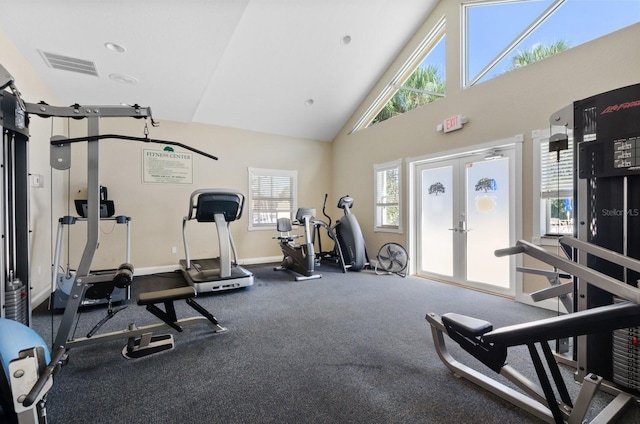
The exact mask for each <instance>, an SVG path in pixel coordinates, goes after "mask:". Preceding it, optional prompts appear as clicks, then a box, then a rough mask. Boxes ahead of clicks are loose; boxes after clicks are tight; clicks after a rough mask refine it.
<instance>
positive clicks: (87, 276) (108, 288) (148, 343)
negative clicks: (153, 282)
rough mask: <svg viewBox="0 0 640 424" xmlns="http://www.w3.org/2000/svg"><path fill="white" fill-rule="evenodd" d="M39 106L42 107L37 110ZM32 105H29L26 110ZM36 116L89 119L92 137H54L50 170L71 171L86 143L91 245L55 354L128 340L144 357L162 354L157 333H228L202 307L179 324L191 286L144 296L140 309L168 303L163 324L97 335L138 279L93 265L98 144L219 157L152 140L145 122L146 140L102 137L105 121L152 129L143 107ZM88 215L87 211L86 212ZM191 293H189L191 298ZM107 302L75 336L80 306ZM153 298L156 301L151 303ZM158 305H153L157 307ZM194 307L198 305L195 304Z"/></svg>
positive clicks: (44, 111)
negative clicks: (77, 149)
mask: <svg viewBox="0 0 640 424" xmlns="http://www.w3.org/2000/svg"><path fill="white" fill-rule="evenodd" d="M36 106H37V108H35V107H36ZM31 108H32V106H30V105H29V104H27V111H30V110H31ZM33 108H35V109H34V112H33V113H37V114H38V115H39V116H42V117H53V116H55V117H72V118H74V119H87V121H88V125H87V126H88V131H87V132H88V135H87V136H86V137H76V138H72V139H71V138H65V137H62V136H53V137H52V138H51V142H50V144H51V166H52V167H53V168H54V169H58V170H65V169H69V168H70V167H71V144H73V143H77V142H87V206H86V219H87V243H86V245H85V249H84V252H83V254H82V258H81V260H80V264H79V265H78V267H77V270H76V274H75V283H74V284H73V285H72V288H71V292H70V293H69V298H68V301H67V304H66V308H65V310H64V313H63V316H62V320H61V322H60V326H59V328H58V333H57V334H56V338H55V341H54V344H53V348H54V350H57V349H60V348H63V349H64V350H65V351H66V350H68V349H70V348H72V347H76V346H84V345H88V344H95V343H100V342H103V341H107V340H114V339H120V338H125V339H129V343H128V344H127V346H130V347H131V348H130V349H128V350H127V352H128V353H132V352H134V351H135V352H136V353H134V354H133V355H131V356H128V357H141V356H144V355H145V354H151V353H155V352H158V351H161V350H162V349H161V348H159V346H158V343H156V342H158V340H157V339H154V338H153V336H152V333H153V332H154V331H160V330H166V329H173V330H178V329H181V328H182V327H183V326H185V325H191V324H195V323H200V322H203V323H205V324H208V325H210V326H211V327H213V331H214V332H215V333H220V332H224V331H226V329H225V328H224V327H221V326H220V325H219V324H218V322H217V319H215V317H213V315H211V314H209V313H208V312H206V311H205V310H204V309H203V308H201V307H200V306H199V305H198V307H194V309H196V311H198V312H199V313H200V315H201V316H196V317H191V318H184V319H181V320H178V319H177V317H175V314H174V313H173V314H172V313H171V309H172V308H173V303H172V302H173V301H174V300H182V299H190V300H189V304H192V303H193V304H195V302H194V301H193V299H192V298H193V297H195V296H196V293H195V291H194V290H193V289H192V288H191V287H186V288H184V289H183V290H182V291H180V290H161V291H158V292H152V293H153V294H144V295H142V294H141V295H140V297H139V298H138V302H139V303H140V304H145V305H149V304H150V302H152V301H153V300H156V299H159V300H158V302H160V301H161V302H162V303H164V304H165V307H166V309H167V311H168V312H167V314H166V316H162V317H160V314H156V316H158V317H160V318H161V319H162V320H163V321H164V323H162V324H151V325H147V326H144V327H140V328H137V327H136V326H135V325H134V324H131V325H130V326H129V328H127V329H125V330H121V331H115V332H111V333H104V334H97V331H98V330H99V328H100V327H101V326H102V325H103V324H104V323H105V322H107V321H108V320H109V319H110V318H111V317H113V316H114V315H115V313H117V312H118V311H119V310H121V309H116V310H114V309H112V308H111V296H112V293H113V291H114V289H115V288H121V289H127V290H128V286H129V285H130V284H131V282H132V280H133V275H134V268H133V266H132V265H131V264H129V263H124V264H122V265H120V266H119V267H118V268H117V269H115V270H113V271H111V272H106V273H95V272H92V271H91V263H92V261H93V257H94V255H95V252H96V249H97V248H98V245H99V234H100V219H101V212H100V211H101V199H100V197H101V193H102V190H101V186H100V183H99V179H100V166H99V164H100V160H99V152H100V149H99V142H100V140H103V139H121V140H132V141H143V142H148V143H159V144H168V145H175V146H180V147H182V148H184V149H187V150H190V151H192V152H195V153H198V154H201V155H203V156H206V157H208V158H211V159H214V160H216V159H217V158H216V157H215V156H212V155H209V154H208V153H204V152H201V151H199V150H197V149H194V148H192V147H189V146H186V145H183V144H181V143H177V142H173V141H163V140H155V139H151V138H149V137H148V130H147V126H146V123H145V137H131V136H125V135H117V134H105V135H100V134H99V123H100V119H101V118H105V117H132V118H145V119H147V118H149V119H151V124H152V126H155V125H157V124H155V122H154V121H153V118H151V110H150V109H149V108H142V107H140V106H138V105H134V106H80V105H73V106H70V107H51V106H49V105H43V104H39V105H33ZM83 211H84V207H83ZM187 290H189V292H188V293H187ZM85 296H86V297H88V298H99V297H103V298H106V299H107V302H108V306H109V307H108V312H107V316H106V317H105V318H104V319H102V320H101V321H100V322H99V323H98V324H97V325H96V326H95V327H94V328H93V329H92V330H91V331H90V332H89V333H88V334H87V336H86V337H80V338H75V337H74V336H73V335H72V329H73V324H74V323H75V322H76V318H77V315H78V309H79V307H80V306H81V303H82V299H83V298H84V297H85ZM149 299H151V300H149ZM158 302H154V303H158ZM192 306H193V305H192ZM164 341H165V342H166V344H167V345H171V346H172V344H173V340H172V337H165V338H164Z"/></svg>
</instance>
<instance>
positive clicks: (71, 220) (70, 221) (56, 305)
mask: <svg viewBox="0 0 640 424" xmlns="http://www.w3.org/2000/svg"><path fill="white" fill-rule="evenodd" d="M102 204H104V201H101V205H102ZM82 205H84V207H85V209H86V201H84V202H83V203H82V202H81V206H82ZM111 208H112V209H111V210H112V212H110V213H107V214H102V213H101V214H100V221H101V222H103V221H115V223H116V224H125V225H126V251H125V262H124V264H129V263H130V262H131V254H130V250H131V218H130V217H128V216H124V215H118V216H115V217H114V216H112V215H113V202H111ZM105 215H108V216H105ZM78 221H87V218H86V216H80V217H76V216H63V217H61V218H60V219H59V220H58V231H57V236H56V250H55V255H54V261H53V270H52V271H53V272H52V275H51V296H50V298H49V307H50V308H51V309H54V310H59V309H64V308H65V307H66V305H67V301H68V300H69V294H70V293H71V288H72V287H73V284H74V282H75V277H76V273H75V272H74V271H72V270H71V269H70V268H69V267H68V266H67V269H66V271H65V272H59V267H60V251H61V249H62V238H63V232H64V226H65V225H66V226H69V225H74V224H75V223H76V222H78ZM121 267H122V265H121ZM91 273H92V274H93V275H96V274H105V273H108V274H113V270H101V271H92V272H91ZM114 278H115V277H114ZM132 278H133V277H132ZM96 287H97V286H96ZM130 296H131V291H130V289H129V285H126V286H124V287H122V288H120V287H115V288H114V289H113V291H112V292H111V293H110V300H111V302H122V301H125V300H128V299H129V298H130ZM107 302H108V300H107V296H106V293H96V292H92V291H89V290H87V292H85V294H84V298H83V299H82V302H81V303H80V306H90V305H100V304H104V303H107Z"/></svg>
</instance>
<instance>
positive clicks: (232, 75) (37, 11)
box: [0, 0, 438, 141]
mask: <svg viewBox="0 0 640 424" xmlns="http://www.w3.org/2000/svg"><path fill="white" fill-rule="evenodd" d="M437 3H438V0H181V1H176V0H173V1H169V0H137V1H133V0H110V1H104V0H29V1H25V0H0V10H2V13H0V30H1V31H3V32H4V33H5V34H6V35H7V36H8V37H9V38H10V39H11V40H12V41H13V43H14V44H15V45H16V47H17V48H18V49H19V51H20V52H21V53H22V54H23V55H24V57H25V58H26V59H27V61H28V62H29V63H30V64H31V65H32V66H33V68H34V69H35V71H36V72H37V74H38V75H39V76H40V77H41V78H42V80H43V81H44V82H45V84H46V85H47V86H48V87H49V88H50V89H51V90H52V91H53V93H54V94H55V95H56V96H57V99H58V101H59V102H61V104H62V105H71V104H75V103H78V104H81V105H83V104H84V105H89V104H93V105H96V104H100V105H104V104H121V103H126V104H134V103H137V104H140V105H141V106H149V107H151V109H152V112H153V115H154V119H157V120H160V121H162V120H172V121H178V122H195V123H204V124H212V125H220V126H225V127H232V128H240V129H245V130H251V131H258V132H263V133H269V134H277V135H283V136H292V137H301V138H308V139H314V140H324V141H331V140H333V138H334V137H335V135H336V134H337V132H338V131H339V130H340V128H342V126H343V125H344V124H345V122H346V121H347V120H348V119H349V118H350V116H351V115H352V114H353V113H354V111H355V109H356V108H357V107H358V106H359V105H360V103H361V102H362V101H363V99H364V97H365V96H366V95H367V94H368V93H369V91H370V90H371V89H372V87H373V86H374V84H375V83H376V82H377V81H378V80H379V78H380V76H381V75H382V73H383V72H384V71H385V70H386V69H387V67H388V66H389V65H390V63H391V62H392V60H393V59H394V58H395V57H396V56H397V55H398V53H399V52H400V50H401V49H402V48H403V47H404V46H405V44H406V43H407V41H409V39H410V38H411V37H412V35H413V34H414V33H415V31H416V30H417V29H418V28H419V26H420V25H421V24H422V23H423V22H424V20H425V19H426V17H427V16H428V15H429V13H430V12H431V11H432V10H433V8H434V6H435V5H436V4H437ZM107 43H113V44H111V45H109V44H107ZM118 50H122V51H118ZM58 56H63V58H62V59H63V61H65V62H69V63H65V64H64V65H60V62H59V60H60V58H59V57H58ZM0 61H1V56H0ZM85 62H86V63H85ZM0 63H1V62H0ZM67 66H72V67H74V68H75V69H74V70H68V69H61V68H62V67H64V68H66V67H67ZM8 70H9V72H11V69H8ZM78 70H81V72H78ZM87 72H92V74H90V73H87ZM14 77H15V78H16V85H17V86H18V88H20V78H19V75H14ZM25 100H26V101H29V102H37V101H40V100H44V101H48V102H49V103H51V100H50V99H28V98H27V99H25Z"/></svg>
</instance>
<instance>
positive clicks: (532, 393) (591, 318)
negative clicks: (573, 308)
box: [426, 301, 640, 424]
mask: <svg viewBox="0 0 640 424" xmlns="http://www.w3.org/2000/svg"><path fill="white" fill-rule="evenodd" d="M426 319H427V321H428V322H429V324H430V325H431V330H432V335H433V340H434V344H435V347H436V351H437V352H438V355H439V357H440V359H441V360H442V361H443V362H444V363H445V365H447V366H448V367H449V369H451V370H452V371H453V372H454V373H455V374H456V375H458V376H461V377H464V378H466V379H468V380H470V381H472V382H474V383H476V384H478V385H479V386H481V387H483V388H485V389H487V390H489V391H491V392H492V393H494V394H496V395H498V396H500V397H502V398H503V399H506V400H508V401H509V402H511V403H513V404H514V405H516V406H518V407H520V408H522V409H524V410H526V411H528V412H530V413H532V414H533V415H535V416H537V417H539V418H541V419H543V420H545V421H547V422H550V423H554V422H555V423H565V422H568V423H570V424H571V423H582V422H583V420H584V417H585V415H586V413H587V412H588V410H589V407H590V405H591V402H592V400H593V398H594V396H595V395H596V393H597V392H598V390H599V388H600V384H601V382H602V378H601V377H599V376H597V375H595V374H588V375H587V376H586V377H585V378H584V381H583V383H582V387H581V389H580V393H579V395H578V397H577V399H576V401H575V403H574V402H572V400H571V398H570V395H569V393H568V390H567V387H566V385H565V382H564V380H563V378H562V375H561V374H560V370H559V368H558V364H557V363H556V361H555V357H554V355H553V352H552V351H551V348H550V347H549V343H548V341H549V340H553V339H557V338H562V337H572V336H581V335H585V334H593V333H598V332H605V331H613V330H616V329H620V328H627V327H635V326H638V325H640V305H638V304H636V303H634V302H629V301H627V302H621V303H617V304H613V305H607V306H601V307H598V308H592V309H587V310H584V311H580V312H575V313H572V314H568V315H563V316H558V317H552V318H547V319H543V320H538V321H533V322H529V323H525V324H518V325H513V326H508V327H503V328H500V329H497V330H494V329H493V325H492V324H491V323H490V322H488V321H484V320H480V319H477V318H472V317H469V316H465V315H460V314H455V313H447V314H443V315H442V317H439V316H438V315H436V314H433V313H429V314H427V316H426ZM445 333H446V334H447V335H448V336H449V337H450V338H451V339H453V340H454V341H456V342H457V343H458V344H459V345H460V346H461V347H462V348H463V349H464V350H465V351H467V352H469V353H470V354H471V355H472V356H473V357H475V358H476V359H478V360H479V361H480V362H482V363H483V364H485V365H486V366H487V367H489V368H490V369H491V370H493V371H495V372H496V373H498V374H501V375H503V376H504V377H506V378H507V379H508V380H509V381H511V382H512V383H514V384H515V385H516V386H518V387H519V388H520V389H522V390H524V392H525V393H527V395H528V396H527V395H524V394H522V393H521V392H519V391H516V390H514V389H512V388H510V387H508V386H505V385H503V384H502V383H499V382H498V381H496V380H494V379H492V378H490V377H488V376H485V375H484V374H481V373H479V372H478V371H476V370H474V369H472V368H470V367H468V366H466V365H463V364H462V363H460V362H458V361H457V360H455V359H453V357H452V356H451V355H450V354H449V353H448V351H447V348H446V345H445V342H444V336H443V335H444V334H445ZM536 343H537V344H539V346H540V348H541V350H542V352H543V356H544V359H545V361H546V367H547V369H548V371H547V369H545V365H544V364H543V361H542V358H541V357H540V353H539V351H538V349H537V347H536ZM521 345H526V346H527V347H528V349H529V354H530V355H531V359H532V361H533V364H534V366H535V370H536V374H537V376H538V380H539V383H538V384H536V383H534V382H532V381H530V380H529V379H527V378H526V377H525V376H523V375H522V374H520V373H519V372H518V371H516V370H515V369H513V368H512V367H511V366H509V365H507V363H506V358H507V349H508V348H509V347H513V346H521ZM549 374H551V379H550V378H549ZM552 381H553V383H554V384H555V389H556V390H557V392H558V394H559V396H560V401H558V400H557V399H556V396H555V392H554V389H553V387H552V384H551V383H552ZM632 399H633V397H632V396H631V395H629V394H628V393H624V392H622V393H620V394H619V395H618V397H617V398H616V399H614V401H613V402H611V403H610V404H609V406H608V407H607V408H605V409H604V410H603V411H602V412H601V413H600V414H599V415H598V417H596V419H595V420H594V422H595V421H596V420H600V421H598V422H605V421H607V420H608V419H609V418H612V417H615V416H617V414H619V413H621V412H622V409H623V408H624V407H625V406H626V405H628V404H630V403H631V401H632Z"/></svg>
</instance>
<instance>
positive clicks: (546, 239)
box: [531, 126, 572, 246]
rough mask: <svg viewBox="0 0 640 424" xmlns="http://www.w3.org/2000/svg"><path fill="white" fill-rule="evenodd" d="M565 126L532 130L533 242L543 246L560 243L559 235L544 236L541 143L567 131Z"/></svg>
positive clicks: (570, 135) (570, 136)
mask: <svg viewBox="0 0 640 424" xmlns="http://www.w3.org/2000/svg"><path fill="white" fill-rule="evenodd" d="M566 131H567V130H566V128H565V127H560V126H553V127H551V128H547V129H540V130H534V131H532V132H531V138H532V139H533V143H532V144H533V179H532V180H533V181H532V183H533V190H532V195H533V199H532V200H533V202H532V205H533V219H532V221H533V223H532V224H533V228H532V231H533V232H532V233H531V234H532V239H531V242H532V243H534V244H537V245H541V246H557V245H558V237H556V236H544V233H545V229H546V223H545V222H544V221H543V219H544V216H543V214H542V212H541V208H542V205H541V203H542V193H541V192H540V184H541V179H542V176H541V170H540V166H541V162H542V158H541V157H540V143H542V142H544V141H548V140H549V137H551V135H552V134H557V133H564V132H566ZM568 135H569V139H570V140H571V138H572V134H571V131H569V134H568Z"/></svg>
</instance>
